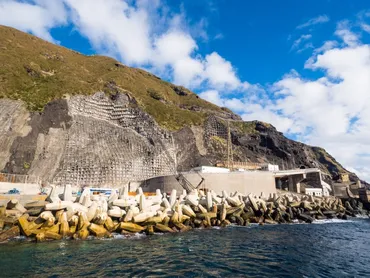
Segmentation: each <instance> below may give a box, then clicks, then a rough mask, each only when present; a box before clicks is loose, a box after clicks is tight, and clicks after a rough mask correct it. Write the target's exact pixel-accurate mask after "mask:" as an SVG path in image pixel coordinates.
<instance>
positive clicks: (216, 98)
mask: <svg viewBox="0 0 370 278" xmlns="http://www.w3.org/2000/svg"><path fill="white" fill-rule="evenodd" d="M198 95H199V96H200V97H201V98H203V99H205V100H207V101H209V102H212V103H214V104H216V105H218V106H221V107H224V104H225V99H223V98H222V97H221V95H220V93H219V92H218V91H217V90H208V91H204V92H202V93H200V94H198Z"/></svg>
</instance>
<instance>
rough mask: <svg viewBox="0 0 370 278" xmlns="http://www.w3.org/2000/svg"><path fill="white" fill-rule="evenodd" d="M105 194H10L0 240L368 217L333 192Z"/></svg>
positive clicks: (0, 214)
mask: <svg viewBox="0 0 370 278" xmlns="http://www.w3.org/2000/svg"><path fill="white" fill-rule="evenodd" d="M112 192H113V193H112V194H111V195H110V196H109V198H106V197H105V196H100V195H91V194H90V190H89V189H85V190H84V191H83V193H82V194H81V196H80V197H79V198H77V199H76V200H73V199H74V198H73V197H72V191H71V188H70V186H68V185H67V186H65V188H64V193H63V194H61V195H59V196H58V194H57V188H55V187H53V189H52V190H51V193H50V195H49V196H48V198H47V199H46V201H42V202H41V201H38V202H33V203H29V204H26V205H25V206H23V205H21V204H20V203H19V202H18V200H16V199H14V200H11V201H9V202H8V203H7V205H6V206H4V207H0V242H4V241H7V240H10V239H13V238H15V237H18V236H20V235H23V236H26V237H29V238H31V239H33V240H35V241H36V242H42V241H45V240H61V239H63V238H73V239H80V240H84V239H86V238H87V237H89V236H95V237H98V238H100V237H111V236H112V233H120V234H123V235H131V234H135V233H146V234H148V235H152V234H154V233H156V232H158V233H175V232H185V231H189V230H191V229H194V228H208V227H212V226H219V227H226V226H228V225H230V224H234V225H240V226H246V225H248V224H249V223H258V224H260V225H264V224H280V223H293V222H297V221H298V222H306V223H312V222H313V221H315V220H323V219H331V218H339V219H347V217H356V216H358V215H362V216H367V217H368V216H369V212H368V211H367V210H364V208H363V205H362V203H361V202H359V201H358V200H355V199H351V200H347V201H345V202H344V203H343V202H342V201H341V200H340V199H337V198H334V197H324V198H318V197H312V196H307V195H298V194H293V193H288V192H287V193H285V192H284V193H277V194H271V195H270V196H268V197H264V196H263V195H262V196H252V195H251V194H250V195H247V196H244V195H242V194H240V193H238V192H235V193H233V194H229V193H228V192H226V191H223V192H222V194H221V195H217V194H216V193H215V192H212V191H208V192H205V191H203V190H194V191H192V192H188V193H187V192H186V191H184V192H182V194H181V195H180V196H178V194H177V192H176V190H173V191H172V192H171V193H170V194H168V195H167V194H165V193H161V192H160V191H159V190H157V192H156V193H155V194H153V195H150V196H146V195H145V194H144V193H143V191H142V190H141V188H139V189H138V190H137V194H136V195H135V196H132V195H130V194H129V192H128V188H127V187H124V188H122V190H121V192H120V194H117V193H116V192H115V191H112Z"/></svg>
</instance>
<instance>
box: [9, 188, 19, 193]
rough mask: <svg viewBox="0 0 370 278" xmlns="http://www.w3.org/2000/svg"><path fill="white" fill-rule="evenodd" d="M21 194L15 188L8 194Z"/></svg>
mask: <svg viewBox="0 0 370 278" xmlns="http://www.w3.org/2000/svg"><path fill="white" fill-rule="evenodd" d="M20 193H21V192H20V191H19V190H18V189H17V188H13V189H10V190H9V191H8V194H20Z"/></svg>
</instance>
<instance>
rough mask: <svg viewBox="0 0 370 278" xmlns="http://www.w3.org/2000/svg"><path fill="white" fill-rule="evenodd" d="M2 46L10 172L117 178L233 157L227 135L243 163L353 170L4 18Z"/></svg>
mask: <svg viewBox="0 0 370 278" xmlns="http://www.w3.org/2000/svg"><path fill="white" fill-rule="evenodd" d="M0 49H1V51H0V171H1V172H8V173H16V174H29V175H36V176H39V177H41V179H42V180H43V181H45V182H52V183H70V184H94V185H101V184H107V185H113V184H117V185H118V184H122V183H126V182H128V181H131V180H142V179H146V178H149V177H153V176H158V175H166V174H171V173H175V172H176V171H185V170H189V169H190V168H192V167H195V166H198V165H214V164H215V163H217V162H219V161H225V160H226V159H227V145H228V144H227V141H228V138H230V140H231V142H232V155H233V160H234V161H236V162H270V163H273V164H278V165H279V166H280V168H283V169H290V168H295V167H319V168H321V169H322V170H323V171H325V172H327V173H329V174H331V175H332V176H335V175H337V174H338V173H343V172H348V171H347V170H346V169H344V168H343V167H342V166H341V165H340V164H339V163H338V162H337V161H336V160H335V159H334V158H333V157H331V156H330V155H329V154H328V153H327V152H326V151H325V150H323V149H321V148H317V147H311V146H307V145H305V144H302V143H299V142H295V141H292V140H289V139H287V138H286V137H284V135H283V134H282V133H280V132H278V131H277V130H276V129H275V128H274V127H273V126H271V125H269V124H267V123H263V122H258V121H253V122H243V121H241V119H240V117H239V116H237V115H235V114H234V113H232V112H231V111H230V110H228V109H226V108H220V107H218V106H216V105H213V104H211V103H209V102H206V101H204V100H202V99H200V98H199V97H198V96H197V95H196V94H194V93H193V92H191V91H189V90H187V89H186V88H183V87H181V86H176V85H173V84H171V83H168V82H166V81H163V80H161V79H160V78H158V77H156V76H154V75H152V74H150V73H148V72H146V71H143V70H141V69H135V68H130V67H127V66H125V65H122V64H121V63H119V62H117V61H115V60H113V59H111V58H108V57H103V56H84V55H81V54H79V53H76V52H74V51H71V50H68V49H65V48H63V47H60V46H56V45H53V44H50V43H48V42H45V41H43V40H41V39H39V38H36V37H34V36H31V35H28V34H25V33H23V32H20V31H18V30H15V29H12V28H9V27H2V26H0ZM229 130H230V135H229ZM351 177H352V179H357V177H356V176H355V175H353V174H351Z"/></svg>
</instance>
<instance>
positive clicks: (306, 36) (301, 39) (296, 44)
mask: <svg viewBox="0 0 370 278" xmlns="http://www.w3.org/2000/svg"><path fill="white" fill-rule="evenodd" d="M311 38H312V35H311V34H304V35H301V36H300V37H299V38H298V39H296V40H295V41H294V42H293V45H292V47H291V49H290V50H291V51H292V50H297V52H298V53H300V52H302V51H304V50H306V49H309V48H313V44H312V43H310V42H308V43H305V44H304V46H303V47H300V46H301V44H302V43H303V42H305V41H307V40H309V39H311Z"/></svg>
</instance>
